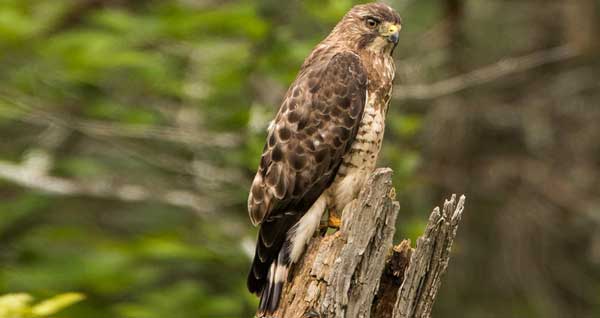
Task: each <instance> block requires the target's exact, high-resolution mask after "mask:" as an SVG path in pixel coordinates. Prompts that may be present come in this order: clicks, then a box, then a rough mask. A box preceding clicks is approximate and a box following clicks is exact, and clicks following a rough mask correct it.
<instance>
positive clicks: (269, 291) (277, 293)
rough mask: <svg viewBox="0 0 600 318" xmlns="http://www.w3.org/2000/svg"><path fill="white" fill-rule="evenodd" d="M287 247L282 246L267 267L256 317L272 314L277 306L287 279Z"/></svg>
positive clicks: (288, 265)
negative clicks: (266, 276)
mask: <svg viewBox="0 0 600 318" xmlns="http://www.w3.org/2000/svg"><path fill="white" fill-rule="evenodd" d="M286 254H287V248H285V246H284V248H282V249H281V251H280V252H279V255H278V257H277V259H276V260H275V261H274V262H273V263H272V264H271V267H270V268H269V275H268V279H267V282H266V284H265V286H264V289H263V291H262V293H261V295H260V303H259V305H258V317H265V316H266V315H269V314H272V313H273V312H275V311H276V310H277V308H278V307H279V301H280V299H281V294H282V292H283V284H284V283H285V281H286V280H287V276H288V272H289V267H290V264H289V259H288V257H287V256H286Z"/></svg>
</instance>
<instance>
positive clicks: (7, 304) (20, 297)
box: [0, 293, 33, 318]
mask: <svg viewBox="0 0 600 318" xmlns="http://www.w3.org/2000/svg"><path fill="white" fill-rule="evenodd" d="M32 300H33V297H31V296H30V295H29V294H25V293H18V294H6V295H2V296H0V318H15V317H21V316H23V314H24V313H25V312H26V311H27V308H28V305H29V303H30V302H31V301H32Z"/></svg>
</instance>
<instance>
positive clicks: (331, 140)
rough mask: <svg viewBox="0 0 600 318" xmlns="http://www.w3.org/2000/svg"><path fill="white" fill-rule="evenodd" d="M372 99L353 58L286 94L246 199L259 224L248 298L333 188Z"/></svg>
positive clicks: (312, 71) (332, 63)
mask: <svg viewBox="0 0 600 318" xmlns="http://www.w3.org/2000/svg"><path fill="white" fill-rule="evenodd" d="M317 60H318V59H317ZM366 91H367V76H366V72H365V70H364V68H363V65H362V63H361V61H360V59H359V57H358V56H357V55H356V54H355V53H352V52H342V53H338V54H336V55H334V56H333V57H332V58H331V59H330V60H329V62H328V63H327V64H326V65H324V66H317V65H308V66H306V67H305V68H304V69H303V70H302V72H301V74H300V75H299V76H298V78H297V79H296V81H295V82H294V84H292V86H291V87H290V89H289V90H288V92H287V95H286V98H285V100H284V102H283V104H282V105H281V108H280V110H279V112H278V114H277V116H276V118H275V120H274V121H273V123H272V124H271V126H270V129H269V134H268V137H267V143H266V145H265V148H264V152H263V155H262V158H261V161H260V165H259V168H258V172H257V173H256V176H255V178H254V181H253V183H252V188H251V191H250V196H249V198H248V211H249V214H250V219H251V220H252V223H253V224H255V225H257V224H261V228H260V232H259V239H258V242H257V247H256V255H255V258H254V262H253V266H252V267H253V268H252V272H251V273H250V276H249V280H248V287H249V289H250V291H252V292H260V290H261V289H262V285H263V284H264V280H265V278H266V273H267V272H268V267H269V265H270V264H271V262H272V261H273V259H274V258H275V257H277V254H278V253H279V250H280V249H281V246H282V244H283V242H284V240H285V233H287V231H288V230H289V229H290V228H291V227H292V226H293V225H294V224H295V223H296V222H297V221H298V220H299V219H300V217H301V216H302V215H303V214H304V213H306V211H307V210H308V209H309V208H310V206H311V205H312V204H313V203H314V202H315V201H316V199H317V198H318V197H319V196H320V195H321V193H323V192H324V191H325V190H326V189H327V187H329V185H330V184H331V182H332V181H333V179H334V177H335V175H336V173H337V170H338V168H339V166H340V163H341V162H342V157H343V155H344V154H345V153H346V152H347V151H348V150H349V149H350V147H351V144H352V141H353V140H354V138H355V136H356V132H357V130H358V124H359V122H360V120H361V118H362V113H363V109H364V105H365V100H366Z"/></svg>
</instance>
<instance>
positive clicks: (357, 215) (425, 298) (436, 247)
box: [273, 168, 464, 318]
mask: <svg viewBox="0 0 600 318" xmlns="http://www.w3.org/2000/svg"><path fill="white" fill-rule="evenodd" d="M391 176H392V170H391V169H389V168H388V169H378V170H376V171H375V172H374V173H373V175H372V176H371V177H370V178H369V180H368V181H367V184H366V185H365V187H364V188H363V190H362V191H361V193H360V195H359V197H358V199H356V200H354V201H352V202H351V203H350V204H349V205H348V206H347V207H346V208H345V209H344V212H343V218H342V220H343V223H342V227H341V228H340V230H339V231H337V232H335V233H334V234H331V235H326V236H317V237H314V238H313V239H312V241H311V242H310V244H309V246H308V248H307V250H306V253H305V255H304V257H303V258H302V260H301V261H300V262H299V263H298V264H297V265H296V266H295V268H294V269H293V273H292V276H293V280H292V281H291V282H289V283H288V284H286V287H285V289H284V292H283V297H282V300H281V305H280V308H279V309H278V310H277V312H275V313H274V314H273V317H278V318H282V317H322V318H324V317H328V318H333V317H336V318H341V317H348V318H353V317H375V318H381V317H392V314H393V313H394V314H395V315H394V317H427V316H426V315H427V314H428V313H429V311H427V310H429V309H430V308H431V305H432V304H433V300H434V299H435V295H436V291H437V288H438V287H439V285H440V277H441V275H442V274H443V272H444V271H445V269H446V267H447V265H448V258H449V252H450V247H451V245H452V240H453V239H454V235H455V234H456V228H457V226H458V222H459V220H460V215H461V213H462V207H463V205H464V197H461V200H460V202H459V203H458V205H456V200H455V196H453V197H452V199H451V200H450V201H447V202H446V204H445V205H444V209H443V211H442V213H440V211H439V209H438V208H436V209H435V210H434V212H433V214H432V215H431V217H430V220H429V225H428V227H427V230H426V232H425V235H424V236H423V237H422V238H420V239H419V241H418V243H417V249H416V250H415V251H414V252H413V251H412V250H411V248H410V243H408V241H405V242H403V243H402V244H400V245H399V246H397V247H395V248H393V249H392V240H393V236H394V232H395V222H396V217H397V215H398V211H399V209H400V205H399V204H398V202H396V201H394V199H395V191H394V188H393V187H392V182H391ZM448 211H450V212H448ZM411 254H412V255H413V256H412V257H411ZM409 264H410V265H409ZM407 266H408V270H407V275H406V279H404V283H402V281H403V277H404V271H405V269H406V267H407ZM420 281H422V284H421V288H416V287H419V286H420V285H419V284H417V285H414V283H415V282H417V283H419V282H420ZM401 286H402V288H401ZM415 288H416V292H415ZM405 290H406V291H405ZM410 297H412V298H410ZM402 299H406V300H410V301H409V302H408V304H409V305H404V304H405V301H404V300H402ZM401 300H402V301H401ZM394 307H395V308H394ZM406 308H409V309H411V310H408V311H407V310H405V309H406ZM412 308H418V309H419V310H420V311H418V313H421V315H420V316H415V315H412V316H411V315H407V316H402V315H401V314H404V313H408V314H412V313H417V311H414V310H412ZM421 308H422V309H421ZM392 310H394V312H392ZM396 312H397V313H396Z"/></svg>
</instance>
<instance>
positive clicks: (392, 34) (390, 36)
mask: <svg viewBox="0 0 600 318" xmlns="http://www.w3.org/2000/svg"><path fill="white" fill-rule="evenodd" d="M401 28H402V27H401V26H400V25H396V24H391V23H390V24H387V25H385V26H384V29H383V32H382V35H383V36H385V37H386V38H387V40H388V42H390V43H394V45H396V44H398V40H399V38H400V29H401Z"/></svg>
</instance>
